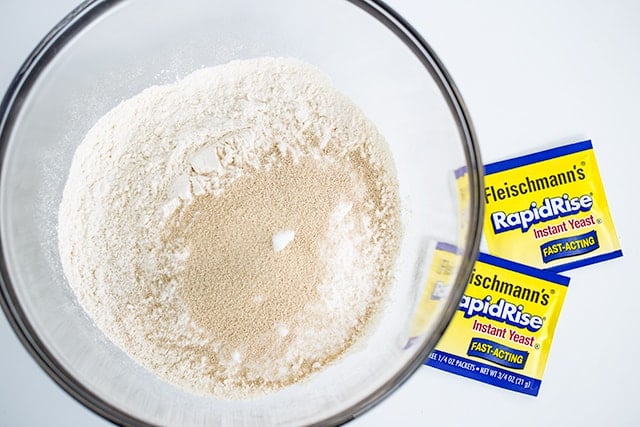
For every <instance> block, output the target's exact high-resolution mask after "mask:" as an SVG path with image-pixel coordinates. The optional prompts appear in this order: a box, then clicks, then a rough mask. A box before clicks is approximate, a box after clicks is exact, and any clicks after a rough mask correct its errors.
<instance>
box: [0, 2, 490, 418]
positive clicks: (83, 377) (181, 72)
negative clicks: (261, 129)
mask: <svg viewBox="0 0 640 427" xmlns="http://www.w3.org/2000/svg"><path fill="white" fill-rule="evenodd" d="M260 56H273V57H295V58H299V59H302V60H303V61H306V62H308V63H311V64H313V65H315V66H316V67H318V68H319V69H320V70H321V71H323V72H324V73H326V74H327V75H328V76H329V77H330V78H331V79H332V81H333V83H334V85H335V87H337V89H338V90H340V91H341V92H343V93H344V94H346V95H347V96H348V97H349V98H351V99H352V100H353V101H354V102H355V104H356V105H358V106H359V107H360V108H361V109H362V111H363V112H364V114H365V115H366V116H367V117H368V118H369V119H370V120H372V121H373V122H374V123H375V124H376V126H377V127H378V129H379V131H380V132H381V133H382V134H383V135H384V137H385V138H386V140H387V142H388V144H389V148H390V151H391V154H392V156H393V158H394V161H395V165H396V169H397V175H398V181H399V188H400V198H401V204H402V223H403V239H402V244H401V250H400V254H399V258H398V261H397V264H396V268H395V281H394V283H393V284H392V286H391V292H390V295H389V300H388V302H387V304H385V306H384V309H383V310H382V312H381V314H380V316H379V319H378V321H377V324H376V325H377V326H376V327H375V328H374V330H373V331H372V332H371V333H370V334H369V335H368V336H367V337H365V338H364V339H362V340H361V342H359V343H358V344H357V345H356V346H355V348H354V349H353V350H352V351H350V352H349V353H348V354H347V355H345V356H344V357H342V358H341V359H340V360H338V361H336V362H334V363H333V364H332V365H330V366H329V367H327V368H326V369H324V370H322V371H321V372H320V373H317V374H314V375H313V376H312V377H310V378H309V379H307V380H306V381H303V382H301V383H299V384H296V385H293V386H290V387H287V388H285V389H283V390H281V391H278V392H275V393H272V394H269V395H267V396H264V397H260V398H255V399H251V400H242V401H233V400H220V399H214V398H212V397H207V396H198V395H194V394H191V393H188V392H186V391H184V390H182V389H180V388H177V387H175V386H173V385H171V384H169V383H167V382H164V381H163V380H161V379H159V378H158V377H156V376H155V375H154V374H152V373H151V372H149V371H147V370H145V369H144V368H142V367H141V366H140V365H138V364H137V363H136V362H134V361H133V360H132V359H131V358H129V357H128V356H127V354H126V353H125V352H123V351H122V350H121V349H119V348H118V347H116V346H115V345H114V344H113V343H111V341H109V339H108V338H107V337H106V336H105V335H104V334H103V333H102V332H101V331H100V330H99V329H98V328H97V327H96V326H95V325H94V323H93V322H92V321H91V319H90V318H89V317H88V316H87V315H86V314H85V312H84V311H83V310H82V308H81V307H80V306H79V304H78V303H77V301H76V299H75V297H74V294H73V292H72V291H71V289H70V287H69V286H68V284H67V282H66V279H65V276H64V273H63V272H62V268H61V265H60V258H59V254H58V245H57V232H56V225H57V215H58V206H59V203H60V200H61V195H62V190H63V188H64V184H65V181H66V178H67V174H68V171H69V167H70V164H71V159H72V156H73V153H74V151H75V149H76V147H77V146H78V144H79V143H80V142H81V141H82V140H83V137H84V135H85V134H86V133H87V131H88V130H89V129H90V128H91V127H92V126H93V124H94V123H95V122H96V121H97V119H98V118H100V117H101V116H102V115H104V114H105V113H106V112H107V111H109V110H110V109H111V108H113V107H114V106H116V105H117V104H118V103H119V102H121V101H122V100H124V99H127V98H130V97H131V96H133V95H135V94H137V93H139V92H140V91H141V90H143V89H145V88H147V87H149V86H152V85H156V84H164V83H169V82H173V81H175V80H176V79H177V78H180V77H182V76H185V75H186V74H188V73H190V72H191V71H193V70H195V69H198V68H201V67H204V66H213V65H217V64H222V63H226V62H228V61H230V60H234V59H243V58H252V57H260ZM0 111H1V113H0V120H1V121H0V146H1V147H2V170H1V176H0V239H1V250H2V257H1V265H0V270H1V278H2V280H1V293H2V298H1V300H2V307H3V309H4V311H5V313H6V315H7V317H8V318H9V321H10V323H11V325H12V326H13V328H14V329H15V331H16V333H17V335H18V336H19V337H20V339H21V341H22V342H23V344H24V345H25V347H26V348H27V349H28V350H29V351H30V353H31V354H32V356H33V357H34V358H35V359H36V361H37V362H38V363H39V364H40V366H41V367H42V368H43V369H44V370H45V371H46V372H47V373H48V374H49V375H50V376H51V378H52V379H53V380H54V381H56V382H57V383H58V384H59V385H60V386H61V387H62V388H64V389H65V390H66V391H67V392H68V393H69V394H71V395H72V396H73V397H74V398H76V399H77V400H78V401H79V402H81V403H82V404H84V405H85V406H87V407H88V408H90V409H92V410H93V411H95V412H96V413H98V414H100V415H101V416H103V417H105V418H107V419H109V420H111V421H113V422H114V423H117V424H122V425H181V426H200V425H272V424H278V425H303V424H304V425H313V424H323V425H326V424H340V423H344V422H347V421H349V420H351V419H353V418H354V417H356V416H358V415H359V414H362V413H363V412H364V411H366V410H367V409H369V408H371V407H372V406H374V405H375V404H376V403H378V402H380V401H381V400H382V399H383V398H384V397H385V396H387V395H388V394H389V393H391V392H392V391H393V390H394V389H396V388H397V387H398V386H399V385H401V384H402V383H403V382H404V381H405V380H406V379H407V378H408V377H409V376H410V375H411V374H412V373H413V372H414V371H415V370H416V369H417V368H418V367H419V366H420V365H421V364H422V363H423V361H424V360H425V359H426V357H427V356H428V355H429V353H430V352H431V350H432V349H433V347H434V346H435V344H436V342H437V340H438V338H439V337H440V335H441V334H442V332H443V331H444V329H445V327H446V325H447V323H448V322H449V320H450V318H451V316H452V315H453V312H454V311H455V309H456V307H457V303H458V301H459V299H460V296H461V294H462V292H463V290H464V287H465V284H466V281H467V278H468V277H469V274H470V271H471V267H472V265H473V261H474V260H475V257H476V255H477V250H478V245H479V237H480V230H481V228H480V219H481V215H482V205H481V203H480V200H481V198H480V197H479V195H480V194H481V188H482V171H481V167H480V165H481V161H480V156H479V150H478V146H477V143H476V140H475V136H474V132H473V128H472V125H471V121H470V119H469V115H468V113H467V112H466V109H465V107H464V104H463V102H462V99H461V97H460V95H459V93H458V91H457V90H456V88H455V86H454V84H453V82H452V80H451V78H450V77H449V75H448V74H447V72H446V70H445V69H444V67H443V66H442V64H441V62H440V61H439V60H438V58H437V57H436V56H435V54H434V52H433V51H432V49H431V48H430V47H429V46H428V45H427V43H426V42H425V41H424V40H423V39H422V38H421V37H420V35H418V34H417V32H416V31H415V30H414V29H413V28H412V27H411V26H410V25H409V24H408V23H407V22H406V21H405V20H404V19H402V18H401V17H400V16H399V15H398V14H397V13H395V12H394V11H393V10H391V9H390V8H389V7H388V6H386V5H385V4H384V3H382V2H379V1H375V0H351V1H345V0H310V1H304V2H301V1H297V0H269V1H262V0H238V1H233V2H230V1H222V0H186V1H181V2H176V1H174V0H130V1H113V0H98V1H88V2H85V3H83V4H82V5H80V6H79V7H78V8H76V9H75V10H74V11H72V12H71V13H70V14H69V15H68V16H67V17H66V18H65V19H64V20H63V21H62V22H60V24H58V25H57V26H56V27H55V28H54V29H53V30H52V31H51V32H50V33H49V34H48V35H47V36H46V37H45V38H44V40H43V41H42V42H41V43H40V44H39V45H38V46H37V47H36V49H35V50H34V51H33V53H32V54H31V56H29V58H28V59H27V60H26V62H25V63H24V65H23V66H22V68H21V69H20V70H19V72H18V74H17V75H16V77H15V79H14V80H13V82H12V84H11V86H10V88H9V90H8V92H7V94H6V95H5V97H4V99H3V102H2V106H1V109H0ZM460 167H461V168H463V170H466V172H467V173H465V174H463V175H462V177H460V178H459V179H458V184H459V187H460V188H463V189H466V191H464V192H462V193H460V192H459V191H458V190H456V185H455V180H454V174H453V171H454V170H456V169H458V168H460ZM460 195H462V196H463V197H460ZM435 242H448V243H452V244H454V245H455V247H456V248H457V253H458V255H459V256H458V257H457V258H456V262H455V265H453V266H451V267H452V269H453V274H452V276H451V277H452V278H453V279H452V281H451V283H444V284H443V285H444V286H445V288H446V289H447V292H445V293H443V294H441V295H439V296H438V299H436V300H434V301H435V303H434V304H431V305H429V307H430V308H429V309H428V310H429V312H428V313H424V312H420V310H422V309H423V306H422V305H420V304H418V302H419V300H420V298H421V296H422V294H423V292H424V289H423V287H424V283H425V282H426V280H425V275H426V274H427V271H428V269H429V265H428V253H429V251H428V248H429V247H433V246H434V244H435ZM418 317H419V318H420V319H422V323H421V326H420V328H419V331H418V332H415V327H414V326H415V322H416V318H418ZM425 319H427V320H426V321H425ZM412 330H413V332H412Z"/></svg>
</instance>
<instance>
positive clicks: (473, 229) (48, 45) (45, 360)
mask: <svg viewBox="0 0 640 427" xmlns="http://www.w3.org/2000/svg"><path fill="white" fill-rule="evenodd" d="M123 1H124V0H85V1H84V2H83V3H81V4H80V5H79V6H77V7H76V8H75V9H73V10H72V11H71V12H69V14H67V16H65V17H64V18H63V19H62V20H61V21H60V22H59V23H58V24H57V25H56V26H55V27H54V28H53V29H52V30H51V31H50V32H49V33H48V34H47V35H46V36H45V37H44V38H43V39H42V40H41V41H40V43H39V44H38V45H37V46H36V47H35V48H34V50H33V51H32V52H31V54H30V55H29V56H28V57H27V59H26V60H25V62H24V63H23V64H22V66H21V67H20V69H19V71H18V72H17V74H16V76H15V77H14V79H13V80H12V82H11V84H10V85H9V88H8V89H7V92H6V94H5V95H4V97H3V99H2V102H1V103H0V186H1V185H3V182H2V177H3V172H4V168H5V159H6V151H7V147H8V144H9V140H10V136H11V131H12V127H13V125H14V124H15V120H16V118H17V116H18V115H19V112H20V110H21V107H22V104H23V100H24V98H25V97H26V95H27V94H28V93H29V91H30V90H31V88H32V86H33V85H34V83H35V82H36V81H37V79H38V77H39V76H40V74H41V73H42V71H43V70H44V68H45V67H46V66H47V65H48V64H49V63H50V62H51V61H52V60H53V59H54V58H55V56H56V54H57V52H58V51H59V50H60V49H61V48H62V47H63V46H64V45H66V44H67V43H68V42H69V41H70V40H71V39H73V38H74V37H75V36H76V35H77V34H78V33H79V32H80V31H82V30H83V29H84V28H85V27H87V26H88V25H89V24H90V23H92V22H93V21H94V20H96V19H97V18H99V17H100V16H101V15H102V14H104V13H105V12H107V11H108V10H110V9H112V8H113V7H114V6H115V5H117V4H119V3H122V2H123ZM345 1H347V2H348V3H351V4H353V5H355V6H357V7H358V8H360V9H361V10H362V11H364V12H366V13H368V14H369V15H370V16H372V17H373V18H375V19H376V20H377V21H378V22H380V23H381V24H383V25H384V26H385V27H387V28H388V29H389V30H391V31H392V32H393V33H394V34H395V35H396V36H397V37H398V38H400V40H401V41H402V42H403V43H404V44H405V45H406V46H407V47H408V48H409V49H410V50H411V51H412V53H413V54H414V55H415V56H416V57H417V59H418V60H419V61H420V62H421V63H422V65H423V66H424V67H425V68H426V70H427V71H428V72H429V74H430V75H431V76H432V78H433V79H434V81H435V82H436V84H437V85H438V87H439V89H440V91H441V93H442V95H443V97H444V98H445V101H446V102H447V106H448V108H449V110H450V112H451V114H452V116H453V118H454V120H455V123H456V126H457V128H458V132H459V134H460V137H461V140H462V141H463V149H464V154H465V158H466V171H467V176H468V179H469V190H470V191H469V205H470V210H469V212H470V218H469V224H468V226H467V235H466V237H465V241H466V242H467V243H468V244H467V245H466V246H465V247H464V249H463V251H461V252H460V253H459V254H460V256H461V260H462V262H461V265H460V268H459V270H458V275H457V277H456V280H455V283H454V284H453V286H452V288H451V294H450V295H451V297H450V299H449V300H448V301H447V303H446V305H445V307H444V309H443V310H442V313H443V314H442V316H441V318H440V321H439V322H438V323H437V325H435V327H434V330H433V333H432V334H431V336H429V337H428V338H427V339H426V340H425V341H424V342H423V343H422V345H421V347H420V349H419V351H417V352H416V355H415V356H414V357H413V358H412V359H411V360H409V361H408V362H407V363H405V365H404V366H403V367H402V368H401V369H400V370H399V371H397V372H396V373H395V374H394V375H393V376H392V377H391V378H390V379H389V380H388V381H386V382H385V383H384V384H382V385H381V386H380V387H378V389H376V390H375V391H373V392H371V393H369V394H368V395H367V396H365V397H364V398H362V399H361V400H360V401H358V402H357V403H356V404H354V405H352V406H350V407H349V408H346V409H344V410H342V411H340V412H338V413H336V414H334V415H332V416H330V417H329V418H326V419H324V420H322V421H319V422H316V423H314V424H312V425H340V424H344V423H347V422H349V421H351V420H353V419H354V418H356V417H358V416H360V415H362V414H363V413H365V412H366V411H368V410H369V409H371V408H373V407H374V406H375V405H377V404H378V403H380V402H381V401H382V400H384V399H385V398H386V397H387V396H389V395H390V394H391V393H392V392H393V391H395V390H396V389H397V388H398V387H400V386H401V385H402V384H403V383H404V382H405V381H406V380H407V379H408V378H409V377H410V376H411V375H412V374H413V373H414V372H415V371H416V370H417V369H418V368H419V367H420V366H421V365H422V364H423V362H424V360H426V358H427V357H428V356H429V354H430V353H431V352H432V350H433V349H434V347H435V345H436V344H437V342H438V340H439V339H440V337H441V336H442V334H443V333H444V330H445V329H446V327H447V325H448V324H449V322H450V320H451V318H452V317H453V315H454V313H455V311H456V308H457V305H458V302H459V300H460V298H461V297H462V294H463V292H464V289H465V287H466V284H467V280H468V277H469V276H470V274H471V270H472V268H473V264H474V262H475V259H476V257H477V254H478V250H479V246H480V238H481V233H482V218H483V214H484V206H483V203H481V201H482V199H481V197H480V194H481V192H482V188H483V185H484V184H483V176H484V173H483V169H484V168H483V166H482V161H481V157H480V150H479V147H478V143H477V137H476V134H475V131H474V128H473V124H472V121H471V118H470V116H469V113H468V111H467V108H466V105H465V103H464V101H463V100H462V97H461V95H460V92H459V91H458V89H457V87H456V85H455V84H454V82H453V80H452V78H451V76H450V75H449V73H448V71H447V70H446V68H445V67H444V65H443V63H442V62H441V60H440V59H439V58H438V56H437V55H436V54H435V52H434V51H433V49H432V48H431V46H430V45H429V44H428V43H427V42H426V41H425V40H424V39H423V38H422V36H421V35H420V34H419V33H418V32H417V31H416V30H415V29H414V28H413V27H412V26H411V25H410V24H409V23H408V22H407V21H406V20H405V19H404V18H402V17H401V16H400V15H399V14H398V13H397V12H395V11H394V10H393V9H392V8H391V7H390V6H388V5H387V4H386V3H384V2H383V1H382V0H345ZM474 213H475V214H474ZM5 256H6V255H5V245H4V236H3V234H2V231H1V230H0V306H1V307H2V310H3V311H4V313H5V315H6V317H7V319H8V321H9V324H10V325H11V327H12V329H13V330H14V332H15V334H16V335H17V336H18V338H19V340H20V342H21V343H22V345H23V346H24V347H25V348H26V349H27V351H28V352H29V354H30V355H31V356H32V357H33V359H35V361H36V362H37V364H38V365H39V366H40V367H41V368H42V369H43V370H44V371H45V372H46V373H47V374H48V375H49V377H51V379H53V380H54V382H55V383H57V384H58V385H59V386H60V387H61V388H62V389H63V390H64V391H66V392H67V393H68V394H69V395H70V396H71V397H73V398H74V399H75V400H77V401H78V402H79V403H81V404H82V405H84V406H85V407H87V408H88V409H90V410H91V411H93V412H94V413H96V414H98V415H99V416H101V417H103V418H105V419H106V420H108V421H111V422H113V423H115V424H118V425H127V426H149V425H151V424H149V423H148V422H146V421H143V420H141V419H139V418H136V417H134V416H132V415H130V414H127V413H125V412H123V411H121V410H120V409H118V408H117V407H116V406H114V405H112V404H110V403H109V402H107V401H106V400H104V399H102V398H101V397H99V396H98V395H96V394H95V393H93V392H92V391H91V390H89V389H88V388H87V387H85V386H84V385H83V384H82V383H81V382H80V381H79V380H78V379H76V378H75V377H74V376H73V375H72V374H71V373H70V372H69V371H68V370H67V369H65V368H64V367H63V365H62V364H61V363H60V362H59V361H58V360H57V359H56V358H55V357H54V355H53V354H52V353H51V352H50V351H49V350H48V349H47V347H46V345H45V343H44V342H43V340H41V339H40V337H39V336H38V333H37V332H36V330H35V329H34V327H33V326H32V325H31V323H30V322H29V319H28V316H27V315H26V313H25V311H24V310H23V309H22V307H21V306H20V302H19V299H18V298H17V295H16V292H15V289H14V287H13V285H12V282H11V278H10V274H9V271H8V268H7V264H6V258H5Z"/></svg>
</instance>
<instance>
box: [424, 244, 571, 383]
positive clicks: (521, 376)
mask: <svg viewBox="0 0 640 427" xmlns="http://www.w3.org/2000/svg"><path fill="white" fill-rule="evenodd" d="M452 249H453V246H451V245H440V246H438V247H437V250H436V252H435V253H434V255H433V258H432V261H431V265H432V266H434V268H437V266H439V265H441V264H442V262H443V260H446V259H448V258H450V257H451V254H452V252H451V251H452ZM444 281H445V282H446V281H448V280H447V279H446V278H445V279H444ZM568 285H569V278H568V277H564V276H561V275H559V274H556V273H553V272H551V271H546V270H540V269H537V268H533V267H529V266H526V265H523V264H519V263H515V262H512V261H508V260H505V259H502V258H498V257H494V256H491V255H488V254H485V253H480V254H479V256H478V259H477V261H476V263H475V265H474V268H473V271H472V273H471V276H470V278H469V282H468V284H467V287H466V289H465V292H464V295H463V297H462V299H461V300H460V303H459V304H458V308H457V310H456V312H455V314H454V316H453V318H452V319H451V323H450V324H449V327H448V328H447V330H446V331H445V333H444V335H443V336H442V338H441V339H440V341H439V342H438V344H437V345H436V348H435V350H434V351H433V352H432V353H431V355H430V356H429V358H428V359H427V360H426V361H425V364H426V365H429V366H432V367H434V368H438V369H441V370H444V371H447V372H451V373H454V374H457V375H461V376H464V377H467V378H471V379H474V380H477V381H481V382H484V383H487V384H491V385H494V386H497V387H501V388H505V389H508V390H512V391H516V392H520V393H524V394H528V395H532V396H537V395H538V392H539V390H540V385H541V384H542V376H543V373H544V369H545V366H546V363H547V357H548V355H549V351H550V349H551V342H552V341H553V334H554V331H555V328H556V324H557V322H558V318H559V316H560V311H561V309H562V304H563V302H564V298H565V295H566V292H567V286H568ZM432 287H433V284H432V283H431V282H429V281H427V287H426V288H425V290H424V293H425V294H427V295H431V294H433V291H434V289H431V288H432Z"/></svg>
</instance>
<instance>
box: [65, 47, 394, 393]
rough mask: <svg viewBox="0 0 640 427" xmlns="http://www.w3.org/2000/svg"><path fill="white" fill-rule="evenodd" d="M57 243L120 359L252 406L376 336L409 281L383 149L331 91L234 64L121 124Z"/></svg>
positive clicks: (97, 158) (78, 159)
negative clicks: (390, 298) (401, 275)
mask: <svg viewBox="0 0 640 427" xmlns="http://www.w3.org/2000/svg"><path fill="white" fill-rule="evenodd" d="M58 235H59V250H60V256H61V260H62V265H63V268H64V271H65V274H66V276H67V279H68V281H69V284H70V286H71V288H72V289H73V291H74V292H75V294H76V296H77V299H78V301H79V303H80V304H81V305H82V307H83V308H84V309H85V311H86V312H87V313H88V314H89V316H90V317H91V318H92V319H93V320H94V321H95V323H96V325H97V326H98V327H99V328H100V329H101V330H102V331H104V333H105V334H106V335H107V336H108V337H109V338H110V339H111V340H112V341H113V342H114V343H115V344H116V345H118V346H119V347H120V348H122V349H123V350H124V351H126V352H127V353H128V354H129V355H130V356H131V357H132V358H133V359H134V360H136V361H137V362H138V363H140V364H141V365H142V366H144V367H146V368H147V369H149V370H150V371H152V372H154V373H155V374H157V375H159V376H160V377H162V378H163V379H165V380H166V381H169V382H171V383H173V384H176V385H179V386H181V387H183V388H185V389H187V390H189V391H192V392H194V393H199V394H209V395H213V396H216V397H218V398H228V399H237V398H248V397H253V396H257V395H261V394H264V393H267V392H270V391H274V390H278V389H280V388H282V387H285V386H287V385H290V384H293V383H296V382H298V381H300V380H303V379H304V378H307V377H308V376H309V375H311V374H312V373H313V372H315V371H318V370H320V369H322V368H324V367H325V366H327V365H328V364H330V363H332V362H333V361H334V360H337V359H338V358H340V357H341V356H342V355H343V354H344V353H345V351H347V350H348V349H349V348H350V347H351V345H352V344H353V343H354V342H355V341H356V340H357V339H358V338H360V337H362V336H363V334H365V333H366V328H367V326H368V325H369V324H370V323H371V319H372V318H373V317H374V316H375V314H376V312H377V310H378V309H379V306H380V304H381V302H382V301H383V300H384V297H385V295H386V293H387V291H388V288H389V286H390V285H391V282H392V280H393V267H394V263H395V259H396V255H397V251H398V247H399V239H400V222H399V202H398V194H397V182H396V179H395V172H394V168H393V164H392V161H391V158H390V155H389V153H388V149H387V147H386V143H385V141H384V139H383V138H382V136H381V135H380V134H379V133H378V131H377V130H376V128H375V127H374V126H373V124H372V123H371V122H369V121H368V120H367V119H366V118H365V117H364V115H363V114H362V113H361V112H360V111H359V110H358V109H357V107H355V106H354V104H353V103H352V102H351V101H350V100H349V99H348V98H346V97H345V96H344V95H342V94H340V93H339V92H337V91H336V90H335V89H334V88H333V87H332V86H331V83H330V81H329V80H328V79H327V78H326V77H325V76H324V75H323V74H322V73H320V72H319V71H317V70H316V69H315V68H313V67H312V66H310V65H307V64H305V63H303V62H301V61H298V60H295V59H284V58H257V59H250V60H243V61H234V62H230V63H228V64H225V65H221V66H217V67H213V68H206V69H202V70H199V71H196V72H194V73H192V74H190V75H189V76H187V77H186V78H184V79H182V80H180V81H178V82H176V83H174V84H171V85H165V86H156V87H151V88H148V89H146V90H144V91H143V92H141V93H140V94H138V95H136V96H134V97H133V98H131V99H128V100H126V101H124V102H122V103H121V104H120V105H118V106H117V107H115V108H114V109H113V110H111V111H109V112H108V113H107V114H106V115H104V116H103V117H102V118H101V119H100V120H99V121H98V122H97V123H96V124H95V125H94V127H93V128H92V129H91V130H90V131H89V132H88V134H87V135H86V137H85V139H84V141H83V142H82V143H81V144H80V145H79V147H78V149H77V151H76V153H75V156H74V159H73V162H72V165H71V169H70V173H69V178H68V180H67V183H66V186H65V189H64V193H63V198H62V202H61V205H60V211H59V225H58ZM328 324H330V325H331V327H327V325H328Z"/></svg>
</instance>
